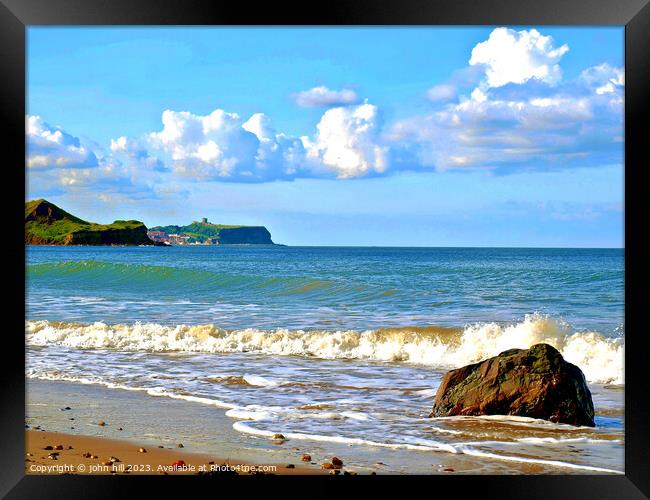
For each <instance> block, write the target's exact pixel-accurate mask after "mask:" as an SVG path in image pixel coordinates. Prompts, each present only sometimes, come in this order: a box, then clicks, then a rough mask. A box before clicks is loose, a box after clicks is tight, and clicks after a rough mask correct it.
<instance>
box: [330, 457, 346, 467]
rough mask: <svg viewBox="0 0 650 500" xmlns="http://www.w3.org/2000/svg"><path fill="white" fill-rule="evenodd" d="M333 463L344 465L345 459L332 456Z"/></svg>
mask: <svg viewBox="0 0 650 500" xmlns="http://www.w3.org/2000/svg"><path fill="white" fill-rule="evenodd" d="M331 461H332V465H338V466H342V465H343V460H341V459H340V458H339V457H332V460H331Z"/></svg>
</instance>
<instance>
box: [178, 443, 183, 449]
mask: <svg viewBox="0 0 650 500" xmlns="http://www.w3.org/2000/svg"><path fill="white" fill-rule="evenodd" d="M176 446H177V447H178V448H185V446H183V443H178V444H177V445H176Z"/></svg>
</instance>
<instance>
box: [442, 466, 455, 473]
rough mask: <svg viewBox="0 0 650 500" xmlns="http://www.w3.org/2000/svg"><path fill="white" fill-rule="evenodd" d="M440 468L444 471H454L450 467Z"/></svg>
mask: <svg viewBox="0 0 650 500" xmlns="http://www.w3.org/2000/svg"><path fill="white" fill-rule="evenodd" d="M442 470H443V471H445V472H454V469H452V468H451V467H447V468H446V469H442Z"/></svg>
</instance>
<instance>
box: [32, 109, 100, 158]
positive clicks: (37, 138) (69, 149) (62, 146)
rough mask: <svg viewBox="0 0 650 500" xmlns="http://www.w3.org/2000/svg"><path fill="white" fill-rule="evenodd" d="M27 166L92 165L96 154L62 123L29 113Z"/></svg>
mask: <svg viewBox="0 0 650 500" xmlns="http://www.w3.org/2000/svg"><path fill="white" fill-rule="evenodd" d="M25 121H26V123H25V128H26V135H27V158H26V163H27V167H28V168H38V169H49V168H91V167H96V166H97V157H96V156H95V154H94V153H93V152H92V151H90V150H89V149H88V148H87V147H85V146H83V145H82V144H81V141H80V140H79V138H77V137H74V136H72V135H70V134H68V133H67V132H65V131H64V130H62V129H61V128H59V127H52V126H50V125H48V124H47V123H45V122H44V121H43V119H42V118H41V117H40V116H27V117H26V120H25Z"/></svg>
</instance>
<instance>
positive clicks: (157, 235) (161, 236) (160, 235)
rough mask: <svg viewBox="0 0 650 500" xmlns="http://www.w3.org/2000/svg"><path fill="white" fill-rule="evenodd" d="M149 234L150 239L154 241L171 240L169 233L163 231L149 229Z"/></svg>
mask: <svg viewBox="0 0 650 500" xmlns="http://www.w3.org/2000/svg"><path fill="white" fill-rule="evenodd" d="M147 236H149V239H151V240H153V241H160V242H163V243H164V242H168V241H169V237H168V236H167V233H164V232H162V231H147Z"/></svg>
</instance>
